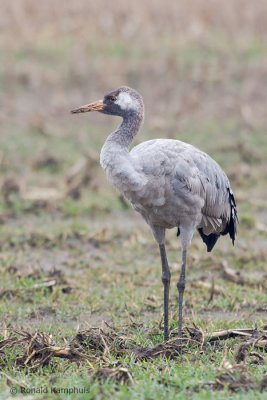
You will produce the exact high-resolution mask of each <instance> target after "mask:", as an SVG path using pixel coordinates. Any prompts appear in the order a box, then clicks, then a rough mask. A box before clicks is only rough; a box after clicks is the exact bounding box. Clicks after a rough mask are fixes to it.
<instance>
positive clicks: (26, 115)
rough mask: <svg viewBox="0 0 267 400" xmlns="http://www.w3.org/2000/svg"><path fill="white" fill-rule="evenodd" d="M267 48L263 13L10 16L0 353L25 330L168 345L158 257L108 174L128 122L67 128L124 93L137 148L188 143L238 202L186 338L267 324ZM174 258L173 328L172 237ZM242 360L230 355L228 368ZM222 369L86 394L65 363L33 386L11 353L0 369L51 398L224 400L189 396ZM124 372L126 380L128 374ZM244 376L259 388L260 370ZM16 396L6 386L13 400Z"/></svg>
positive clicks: (182, 372) (197, 6) (3, 90)
mask: <svg viewBox="0 0 267 400" xmlns="http://www.w3.org/2000/svg"><path fill="white" fill-rule="evenodd" d="M266 46H267V2H266V1H265V0H258V1H257V2H251V1H248V0H228V1H227V2H224V3H222V2H221V1H219V0H208V1H204V0H195V1H193V0H187V1H185V0H184V1H179V2H178V1H177V2H174V1H173V2H169V3H166V2H164V1H163V0H152V1H148V0H142V1H141V0H136V1H135V2H127V1H122V0H117V1H112V2H108V1H104V0H98V1H91V0H87V1H86V0H76V1H74V0H68V1H65V2H63V1H60V0H53V1H52V0H47V1H40V2H36V1H33V0H19V1H16V2H10V1H7V0H1V15H0V129H1V131H0V187H1V193H0V231H1V236H0V246H1V253H0V271H1V285H0V288H1V290H0V312H1V321H2V323H3V324H2V325H3V327H2V330H3V332H2V336H3V337H8V335H10V334H11V333H12V332H13V331H14V330H15V329H19V330H26V331H30V332H35V331H40V330H41V331H44V332H46V333H47V334H52V335H53V337H54V338H55V340H58V341H62V340H63V339H62V338H67V339H69V338H70V337H72V336H74V335H75V333H76V332H77V331H78V330H81V329H86V328H88V327H91V326H102V325H101V324H102V320H106V321H108V322H109V323H111V324H115V325H116V326H117V325H120V324H127V323H129V321H131V323H132V322H133V321H135V322H136V324H137V325H136V326H138V329H137V328H132V334H133V335H135V337H136V338H137V339H136V340H137V341H138V340H139V341H140V342H141V343H142V344H143V345H149V344H150V345H151V343H155V340H156V341H157V340H158V341H159V342H160V341H161V340H162V336H160V331H159V332H158V336H157V337H156V339H153V340H152V341H151V342H149V341H146V338H147V336H148V332H149V330H150V329H155V327H157V326H158V325H159V324H160V319H161V317H162V285H161V278H160V276H161V272H160V264H159V257H158V249H157V246H156V244H155V243H154V241H153V238H152V235H151V234H150V232H149V230H148V228H147V227H146V226H145V223H143V221H142V220H141V218H140V217H139V216H138V215H137V214H136V213H135V212H134V211H132V210H131V209H130V208H129V206H128V205H127V204H126V203H125V202H124V201H123V200H122V199H120V198H119V196H118V194H117V193H116V192H115V190H114V189H113V188H112V187H110V185H109V184H108V182H107V181H106V179H105V177H104V173H103V172H102V171H101V169H100V167H99V165H98V153H99V151H100V148H101V145H102V144H103V142H104V140H105V138H106V136H107V134H108V133H110V132H111V131H112V130H113V129H114V128H115V127H116V125H117V124H118V123H119V120H116V119H114V118H111V117H108V116H102V115H97V114H96V115H93V114H90V115H81V116H73V115H71V114H70V113H69V110H71V109H72V108H75V107H78V106H80V105H82V104H85V103H87V102H89V101H94V100H97V99H99V98H101V97H102V96H103V95H104V94H106V93H107V92H109V91H110V90H112V89H114V88H116V87H118V86H121V85H128V86H132V87H133V88H135V89H137V90H138V91H139V92H140V93H141V94H142V95H143V97H144V102H145V106H146V120H145V124H144V126H143V128H142V132H140V134H139V135H138V137H137V138H136V140H135V143H136V144H137V143H139V142H141V141H143V140H147V139H151V138H156V137H169V138H177V139H181V140H184V141H188V142H190V143H192V144H194V145H195V146H197V147H200V148H201V149H202V150H204V151H206V152H208V153H209V154H210V155H211V156H212V157H213V158H215V159H216V160H217V161H218V162H219V163H220V165H221V166H222V167H223V168H224V170H225V171H226V173H227V174H228V176H229V178H230V180H231V183H232V187H233V190H234V192H235V194H236V199H237V202H238V211H239V219H240V225H239V233H238V237H237V242H236V246H235V247H234V248H233V247H232V245H231V243H230V240H226V238H222V239H221V240H220V241H219V242H218V245H217V246H216V249H215V251H214V252H213V253H212V254H207V253H206V250H205V248H204V246H203V244H202V243H201V240H200V239H199V238H197V237H195V238H194V240H193V244H192V247H191V251H190V260H189V263H188V264H189V268H188V285H187V289H186V294H185V302H186V305H185V316H186V320H185V322H186V324H189V325H192V323H195V324H196V325H197V326H200V327H201V328H202V329H203V330H207V331H212V330H214V329H215V330H216V329H227V328H228V327H232V328H233V327H235V328H237V327H249V328H251V327H255V326H256V325H257V326H259V327H260V326H263V324H264V323H265V324H266V321H267V318H266V314H267V295H266V277H267V271H266V257H267V249H266V238H267V203H266V198H267V184H266V178H267V157H266V155H267V134H266V131H267V112H266V109H267V90H266V83H267V47H266ZM168 250H169V257H170V261H171V269H172V271H173V272H172V277H173V278H172V279H173V281H172V286H171V307H172V317H173V320H172V327H173V328H174V327H175V326H176V318H177V313H176V288H175V283H176V279H177V278H178V274H179V269H180V253H179V242H178V240H177V239H176V237H175V232H174V231H171V232H170V233H169V234H168ZM229 269H230V277H229ZM227 271H228V275H227ZM231 274H232V278H231ZM233 274H234V276H235V277H236V278H233ZM238 277H239V278H240V279H238ZM233 280H234V281H233ZM213 281H215V284H216V285H218V288H217V289H218V290H217V292H216V290H215V292H214V286H212V285H211V282H213ZM213 292H214V293H215V294H214V293H213ZM138 324H141V325H138ZM133 326H135V325H133ZM140 326H141V327H140ZM234 344H235V342H231V341H230V343H229V345H228V347H227V348H228V350H227V352H228V353H227V354H228V355H229V358H230V359H231V357H233V353H234V351H233V348H234V347H233V346H234ZM11 353H12V352H11ZM224 356H225V349H224V348H223V345H222V347H221V348H220V349H219V350H218V351H217V353H216V356H214V354H213V351H211V353H210V355H209V354H208V355H207V354H206V355H204V356H203V357H204V358H202V355H201V356H199V357H200V358H199V361H198V363H194V364H193V365H192V367H190V365H191V364H190V363H191V361H190V360H189V359H186V360H182V362H181V363H178V365H177V364H172V363H171V362H170V361H162V360H161V361H159V362H157V364H155V365H153V362H152V363H150V364H149V365H145V366H144V365H143V364H142V365H141V366H140V369H138V368H139V366H136V365H134V366H133V371H132V370H131V374H132V375H133V379H134V381H135V384H134V385H132V386H131V385H130V386H129V388H128V386H127V385H121V386H119V389H118V387H117V386H116V385H117V384H116V383H114V382H112V381H108V380H107V382H105V384H104V385H103V386H102V387H101V385H99V384H98V383H97V381H94V380H93V381H89V382H90V383H88V371H87V369H86V368H85V367H84V366H83V367H82V368H81V369H80V370H79V369H77V368H75V367H74V366H72V364H71V365H69V364H68V362H67V361H66V360H60V362H58V363H57V364H55V365H54V364H53V365H52V367H51V370H50V369H49V368H48V367H46V368H47V369H46V370H45V369H44V370H42V372H40V370H38V371H39V372H38V373H37V374H29V375H27V376H26V375H25V374H26V372H25V370H23V371H22V372H21V370H19V372H18V370H17V369H16V367H15V366H14V365H15V361H14V360H15V358H16V357H15V356H14V352H13V353H12V354H11V355H10V354H9V355H8V356H5V357H6V358H4V359H3V360H4V361H1V364H0V365H1V368H2V370H3V371H5V373H7V374H8V376H14V377H16V379H20V380H23V381H26V382H27V384H29V385H33V386H34V385H35V386H36V385H40V384H49V382H50V380H49V379H50V377H51V376H53V379H54V380H55V382H56V383H57V384H58V385H60V384H63V385H65V386H71V385H72V384H74V383H75V384H76V385H78V384H80V385H84V384H85V385H87V386H88V387H90V388H91V389H92V392H91V394H90V395H91V397H90V398H105V396H107V393H112V395H113V398H121V399H122V398H123V399H124V398H147V399H151V398H153V399H154V398H156V397H155V391H157V393H159V395H158V396H159V397H158V398H162V396H166V395H167V394H168V396H169V397H168V398H177V399H178V398H188V396H189V395H190V396H193V397H192V398H203V399H208V398H214V399H215V398H216V399H217V398H218V399H219V398H225V396H226V394H225V393H224V392H216V393H214V394H211V393H210V391H209V390H206V389H203V390H201V391H200V392H199V393H197V394H194V391H193V389H192V385H193V383H195V382H199V381H210V380H212V379H213V378H214V376H216V368H218V366H219V365H220V364H221V362H222V360H223V357H224ZM205 357H207V358H205ZM212 357H214V358H212ZM7 360H8V361H7ZM123 362H124V363H125V364H124V365H126V366H127V368H128V367H129V365H130V361H129V360H128V361H127V359H126V360H124V361H123ZM265 362H266V361H265ZM185 365H186V367H185ZM190 368H191V369H190ZM248 368H249V371H250V373H251V374H252V375H253V376H254V377H256V378H255V379H258V380H260V379H261V376H262V375H263V373H264V372H266V363H265V365H264V363H263V365H260V366H257V368H256V367H255V366H251V365H249V366H248ZM65 370H67V371H68V372H65ZM69 371H71V374H72V377H71V378H70V377H69V375H70V372H69ZM144 371H145V372H144ZM162 371H164V373H163V372H162ZM162 375H164V376H167V377H168V382H170V384H169V385H168V384H166V381H163V379H162ZM181 376H183V379H182V382H181ZM90 379H91V378H90ZM148 381H150V384H148ZM77 382H78V383H77ZM9 384H10V381H8V380H7V379H6V378H5V377H3V379H2V381H1V384H0V385H2V386H0V387H1V388H2V391H3V393H4V394H3V396H8V394H7V393H8V385H9ZM241 386H242V385H241ZM240 390H241V392H238V393H237V394H236V395H233V398H238V399H239V398H253V399H256V398H257V399H263V398H264V397H263V396H264V393H260V392H259V391H258V390H254V391H251V392H248V393H244V392H242V387H241V389H240ZM249 393H251V395H250V394H249ZM97 396H98V397H97ZM138 396H139V397H138ZM179 396H180V397H179ZM194 396H199V397H194ZM201 396H202V397H201ZM209 396H210V397H209ZM212 396H214V397H212ZM221 396H222V397H221ZM249 396H251V397H249ZM36 398H43V397H42V396H41V395H40V396H39V397H38V396H37V397H36ZM46 398H47V397H46ZM51 398H64V396H63V397H60V396H59V397H51ZM68 398H71V396H69V397H68ZM73 398H77V397H73ZM80 398H86V399H88V398H89V397H88V395H87V397H82V396H81V397H80Z"/></svg>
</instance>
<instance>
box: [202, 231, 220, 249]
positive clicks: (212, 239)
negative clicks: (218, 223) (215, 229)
mask: <svg viewBox="0 0 267 400" xmlns="http://www.w3.org/2000/svg"><path fill="white" fill-rule="evenodd" d="M198 232H199V234H200V236H201V238H202V240H203V242H204V243H205V244H206V246H207V251H208V252H210V251H211V250H212V249H213V247H214V246H215V244H216V242H217V240H218V239H219V237H220V234H219V235H218V234H216V233H211V234H210V235H205V233H204V232H203V229H202V228H199V229H198Z"/></svg>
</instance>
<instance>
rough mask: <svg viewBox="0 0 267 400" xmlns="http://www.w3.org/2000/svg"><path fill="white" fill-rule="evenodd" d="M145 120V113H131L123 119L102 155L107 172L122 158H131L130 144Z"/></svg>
mask: <svg viewBox="0 0 267 400" xmlns="http://www.w3.org/2000/svg"><path fill="white" fill-rule="evenodd" d="M143 119H144V116H143V113H140V114H139V113H130V114H128V115H127V116H126V117H124V118H123V121H122V123H121V125H120V126H119V127H118V128H117V129H116V130H115V132H113V133H111V134H110V135H109V136H108V138H107V139H106V141H105V143H104V146H103V147H102V150H101V154H100V164H101V166H102V167H103V168H104V169H105V170H106V169H107V167H109V166H110V167H115V165H116V164H117V163H119V162H120V161H121V160H120V158H121V157H120V156H123V157H127V156H129V147H130V144H131V143H132V141H133V139H134V137H135V135H136V134H137V132H138V131H139V128H140V126H141V124H142V122H143ZM119 160H120V161H119Z"/></svg>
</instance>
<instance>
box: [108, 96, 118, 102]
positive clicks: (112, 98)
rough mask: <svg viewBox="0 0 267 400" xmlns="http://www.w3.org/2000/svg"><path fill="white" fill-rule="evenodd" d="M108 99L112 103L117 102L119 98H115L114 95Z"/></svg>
mask: <svg viewBox="0 0 267 400" xmlns="http://www.w3.org/2000/svg"><path fill="white" fill-rule="evenodd" d="M108 99H109V100H110V101H113V102H114V101H116V100H117V97H116V96H113V95H111V96H108Z"/></svg>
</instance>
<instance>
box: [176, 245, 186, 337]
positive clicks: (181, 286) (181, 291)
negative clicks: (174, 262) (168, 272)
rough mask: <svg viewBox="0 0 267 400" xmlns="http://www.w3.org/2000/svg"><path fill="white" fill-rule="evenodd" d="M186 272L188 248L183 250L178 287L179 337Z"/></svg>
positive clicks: (179, 333) (180, 335)
mask: <svg viewBox="0 0 267 400" xmlns="http://www.w3.org/2000/svg"><path fill="white" fill-rule="evenodd" d="M185 272H186V250H185V249H183V250H182V268H181V274H180V278H179V280H178V282H177V289H178V309H179V310H178V337H179V338H181V337H182V324H183V297H184V289H185Z"/></svg>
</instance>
